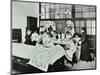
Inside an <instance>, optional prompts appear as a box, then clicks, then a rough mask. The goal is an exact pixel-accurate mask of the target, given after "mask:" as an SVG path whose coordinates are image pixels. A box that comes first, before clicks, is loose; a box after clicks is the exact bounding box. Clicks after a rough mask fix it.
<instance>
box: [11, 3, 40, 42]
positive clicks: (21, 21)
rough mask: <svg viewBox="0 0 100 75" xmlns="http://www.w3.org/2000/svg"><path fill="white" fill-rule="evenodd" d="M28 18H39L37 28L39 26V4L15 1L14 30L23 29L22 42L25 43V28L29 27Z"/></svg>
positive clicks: (13, 7) (13, 5)
mask: <svg viewBox="0 0 100 75" xmlns="http://www.w3.org/2000/svg"><path fill="white" fill-rule="evenodd" d="M27 16H32V17H37V18H38V21H37V22H38V23H37V26H39V3H32V2H17V1H13V2H12V28H21V29H22V42H24V41H25V31H26V29H25V28H26V26H27Z"/></svg>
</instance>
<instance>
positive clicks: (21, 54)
mask: <svg viewBox="0 0 100 75" xmlns="http://www.w3.org/2000/svg"><path fill="white" fill-rule="evenodd" d="M96 11H97V10H96V5H82V4H69V3H53V2H36V1H17V0H12V1H11V74H12V75H15V74H31V73H32V74H34V73H50V72H67V71H82V70H95V69H96V36H97V34H96V27H97V25H96Z"/></svg>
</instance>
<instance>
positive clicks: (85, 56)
mask: <svg viewBox="0 0 100 75" xmlns="http://www.w3.org/2000/svg"><path fill="white" fill-rule="evenodd" d="M81 33H82V37H81V40H80V41H81V42H82V44H81V56H80V59H81V60H82V61H87V62H88V61H89V57H90V54H89V49H88V41H87V35H86V28H85V27H83V28H82V29H81Z"/></svg>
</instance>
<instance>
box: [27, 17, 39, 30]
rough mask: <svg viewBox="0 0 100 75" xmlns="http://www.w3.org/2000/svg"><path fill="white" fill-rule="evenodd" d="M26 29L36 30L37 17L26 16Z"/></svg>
mask: <svg viewBox="0 0 100 75" xmlns="http://www.w3.org/2000/svg"><path fill="white" fill-rule="evenodd" d="M26 30H31V31H32V32H34V31H37V18H35V17H30V16H27V27H26Z"/></svg>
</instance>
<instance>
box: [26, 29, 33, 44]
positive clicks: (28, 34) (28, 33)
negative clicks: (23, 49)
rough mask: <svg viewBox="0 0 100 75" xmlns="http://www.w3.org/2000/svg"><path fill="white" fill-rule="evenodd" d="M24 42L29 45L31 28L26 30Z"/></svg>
mask: <svg viewBox="0 0 100 75" xmlns="http://www.w3.org/2000/svg"><path fill="white" fill-rule="evenodd" d="M25 44H28V45H31V44H32V41H31V30H27V32H26V36H25Z"/></svg>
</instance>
